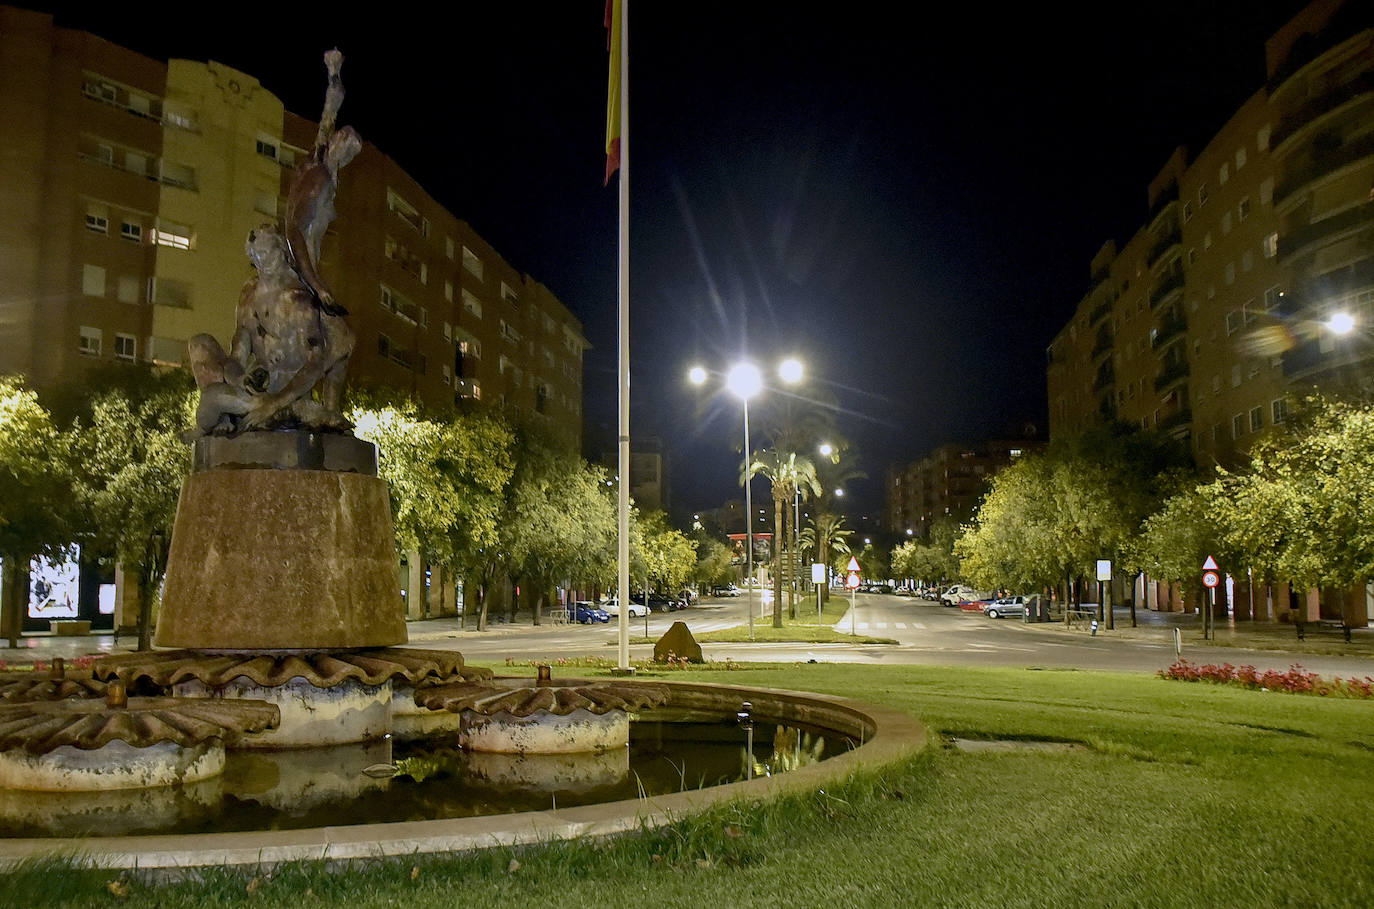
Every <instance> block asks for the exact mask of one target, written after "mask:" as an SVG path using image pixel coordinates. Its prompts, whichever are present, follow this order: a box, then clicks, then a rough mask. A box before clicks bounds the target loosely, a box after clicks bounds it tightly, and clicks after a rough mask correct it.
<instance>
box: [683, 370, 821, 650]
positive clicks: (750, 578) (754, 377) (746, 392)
mask: <svg viewBox="0 0 1374 909" xmlns="http://www.w3.org/2000/svg"><path fill="white" fill-rule="evenodd" d="M804 372H805V369H804V368H803V367H802V363H801V361H800V360H798V359H797V358H796V357H788V358H787V359H786V360H783V361H782V362H781V363H779V364H778V378H779V379H781V380H782V381H783V382H785V383H787V384H788V385H795V384H796V383H797V382H800V381H801V380H802V374H803V373H804ZM687 378H688V379H689V380H690V381H691V383H692V384H693V385H704V384H705V383H706V380H707V378H709V373H707V371H706V368H705V367H703V366H693V367H692V368H691V369H690V370H689V371H688V373H687ZM725 387H726V388H727V389H729V390H730V393H731V394H733V395H734V396H735V397H737V398H739V399H740V401H742V402H743V403H744V558H745V565H746V566H747V567H746V571H747V574H746V575H745V585H744V586H745V592H746V593H745V595H746V608H747V609H748V611H749V640H750V641H753V640H754V499H753V496H752V495H751V491H750V488H749V485H750V484H749V480H750V477H749V459H750V456H751V454H752V452H751V451H750V448H749V399H750V398H752V397H753V396H754V395H756V394H758V393H759V392H760V391H761V390H762V389H763V373H762V372H760V371H759V368H758V367H757V366H755V365H754V364H753V363H750V362H749V361H747V360H746V361H744V362H741V363H736V364H735V365H734V366H732V367H730V371H729V372H728V373H726V374H725ZM775 529H776V528H775ZM776 543H777V541H776V540H774V544H775V545H776ZM773 608H774V609H777V608H778V604H777V603H774V604H773Z"/></svg>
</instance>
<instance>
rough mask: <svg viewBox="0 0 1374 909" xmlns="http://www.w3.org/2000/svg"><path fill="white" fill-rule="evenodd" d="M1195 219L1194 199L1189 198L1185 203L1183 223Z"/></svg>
mask: <svg viewBox="0 0 1374 909" xmlns="http://www.w3.org/2000/svg"><path fill="white" fill-rule="evenodd" d="M1191 220H1193V200H1192V199H1189V200H1188V201H1187V202H1184V203H1183V223H1184V224H1187V223H1188V222H1189V221H1191Z"/></svg>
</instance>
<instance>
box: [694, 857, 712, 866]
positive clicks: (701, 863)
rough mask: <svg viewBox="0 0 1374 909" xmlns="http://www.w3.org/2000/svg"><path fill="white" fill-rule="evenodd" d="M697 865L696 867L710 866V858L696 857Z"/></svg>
mask: <svg viewBox="0 0 1374 909" xmlns="http://www.w3.org/2000/svg"><path fill="white" fill-rule="evenodd" d="M697 867H698V868H710V867H711V860H710V859H697Z"/></svg>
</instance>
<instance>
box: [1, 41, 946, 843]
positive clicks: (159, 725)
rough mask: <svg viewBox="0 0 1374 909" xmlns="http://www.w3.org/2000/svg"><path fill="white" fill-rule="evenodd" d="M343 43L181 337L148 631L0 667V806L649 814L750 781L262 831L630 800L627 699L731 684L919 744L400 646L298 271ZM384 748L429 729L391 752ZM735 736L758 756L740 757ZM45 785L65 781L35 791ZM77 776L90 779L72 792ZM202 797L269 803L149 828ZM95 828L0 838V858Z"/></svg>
mask: <svg viewBox="0 0 1374 909" xmlns="http://www.w3.org/2000/svg"><path fill="white" fill-rule="evenodd" d="M342 63H343V58H342V55H340V54H339V52H338V51H330V52H329V53H328V54H326V55H325V66H326V69H327V71H328V75H329V87H328V90H327V93H326V101H325V108H324V114H323V116H322V117H321V122H320V129H319V133H318V135H317V138H316V144H315V148H314V150H313V152H312V154H311V155H310V156H309V157H308V158H307V159H306V160H305V161H304V162H303V163H302V164H301V165H300V166H299V167H298V169H297V172H296V174H295V177H294V179H293V181H292V184H291V189H290V193H289V196H288V203H287V206H286V214H285V218H284V221H283V223H282V224H281V225H276V224H264V225H262V226H261V227H259V228H257V229H255V230H254V231H252V232H251V233H250V235H249V237H248V242H247V247H246V251H247V254H248V257H249V259H250V261H251V263H252V265H253V268H254V271H255V275H254V277H253V278H252V279H250V280H249V281H248V282H247V283H246V284H245V286H244V288H243V291H242V293H241V295H240V300H239V305H238V309H237V317H236V329H235V334H234V338H233V339H232V342H231V344H230V348H229V351H228V352H227V353H226V352H225V350H224V348H223V347H222V346H221V345H220V343H219V342H218V341H217V340H216V339H215V338H213V337H212V336H210V335H204V334H202V335H197V336H195V337H194V338H192V339H191V341H190V345H189V346H190V363H191V368H192V372H193V373H194V375H195V378H196V383H197V386H198V388H199V389H200V401H199V405H198V408H197V413H196V428H195V429H194V430H192V431H191V432H190V433H189V434H188V435H189V438H188V441H189V442H191V443H192V444H193V446H194V453H193V468H192V473H191V474H190V476H188V477H187V479H186V480H185V482H184V484H183V486H182V490H181V497H180V501H179V504H178V508H177V514H176V520H175V524H174V528H173V532H172V540H171V548H170V554H169V558H168V563H167V571H166V581H165V587H164V591H163V595H162V607H161V613H160V616H159V621H158V625H157V636H156V639H155V644H156V645H157V646H158V647H159V648H162V649H160V650H158V651H155V652H151V653H132V654H121V655H118V656H106V657H103V658H100V659H98V660H96V661H95V663H94V667H93V670H92V673H91V675H90V676H89V677H72V678H66V677H65V675H64V674H62V673H60V672H59V673H58V674H57V675H56V676H55V677H53V678H49V679H37V678H35V677H34V676H33V675H32V674H29V676H28V678H26V679H13V680H11V679H6V678H0V788H3V789H7V790H10V791H8V792H6V793H5V794H4V798H0V806H3V807H0V822H8V823H11V824H16V825H18V826H19V827H21V828H22V829H23V830H25V831H27V832H43V833H46V834H48V835H51V836H56V837H64V836H81V835H84V834H90V833H93V832H96V828H97V827H98V823H97V822H96V821H94V820H93V819H94V818H98V817H102V816H103V817H106V818H108V817H110V816H111V815H112V814H113V815H117V816H121V817H125V816H127V817H128V818H129V823H128V825H127V828H126V829H127V830H128V832H130V833H137V834H139V835H137V836H126V837H114V838H112V839H114V840H115V841H114V842H101V843H100V845H98V846H95V847H94V848H95V849H96V851H97V853H98V854H97V855H95V856H93V857H92V859H91V861H94V862H99V863H101V864H105V865H111V866H139V867H156V866H158V865H180V866H185V865H193V864H209V863H218V864H234V863H239V862H259V863H260V862H268V863H270V862H275V861H282V860H289V859H298V858H316V859H318V858H322V857H336V858H348V857H357V856H371V855H381V854H406V853H412V852H417V851H437V850H448V849H461V848H476V847H485V846H490V845H493V844H496V843H503V842H534V841H538V840H540V839H546V838H548V837H550V836H558V835H586V834H597V833H614V832H620V831H625V830H631V829H636V828H638V827H640V826H642V825H643V824H645V823H664V822H667V821H668V820H669V819H671V818H672V817H673V816H674V814H677V813H680V812H681V811H682V810H694V809H697V808H700V807H701V806H702V805H705V804H708V803H709V802H710V801H712V800H713V799H719V798H723V797H729V796H730V795H732V794H734V793H736V792H738V791H739V790H738V788H737V787H739V786H745V785H748V786H756V785H758V784H757V783H732V784H730V785H727V786H722V787H717V788H718V790H719V791H717V792H714V793H710V794H707V795H705V796H698V795H696V794H693V793H689V792H677V793H674V792H672V790H667V791H666V792H665V793H664V794H663V795H662V796H661V797H655V801H654V803H653V804H648V805H646V804H645V803H644V802H643V801H631V802H629V803H625V802H612V803H610V804H609V805H607V806H604V807H603V806H601V805H585V806H582V807H574V808H571V809H566V810H563V809H556V808H555V810H553V811H542V812H538V813H536V814H533V815H518V816H515V815H512V816H506V817H491V816H485V817H439V818H436V819H430V818H434V815H433V814H430V813H428V812H431V811H434V810H435V809H434V807H433V805H432V804H431V803H430V802H428V801H426V799H425V798H424V797H416V804H415V806H414V808H413V809H407V810H411V811H412V813H411V814H410V815H407V816H401V817H397V818H396V819H397V820H406V821H408V823H405V824H396V825H389V824H362V825H357V826H324V827H320V828H318V829H314V830H310V829H306V830H284V829H271V830H267V829H264V828H265V827H268V826H270V827H272V828H276V827H277V826H278V824H279V822H280V819H281V816H282V814H283V813H285V814H294V815H297V816H300V817H304V818H306V820H307V821H308V820H309V818H311V817H313V815H312V812H314V811H315V810H316V809H317V808H319V807H320V806H326V805H337V804H339V803H341V802H349V800H366V799H368V798H370V797H373V796H380V797H381V798H384V799H390V797H391V795H392V794H393V793H392V792H391V791H390V790H388V786H389V785H390V784H391V782H392V781H393V779H400V777H402V776H410V777H411V778H413V779H417V780H418V779H422V778H423V777H425V776H426V775H427V774H430V773H437V774H439V775H443V774H449V775H450V776H454V777H456V778H457V779H459V781H460V782H461V784H462V785H464V786H466V787H468V788H469V789H471V790H472V791H474V792H478V793H489V794H490V793H494V794H495V795H492V796H490V797H489V796H488V795H482V796H481V798H482V799H485V800H487V801H490V800H492V799H493V798H494V799H496V800H500V799H501V798H503V797H504V799H505V800H507V801H509V799H510V798H511V796H512V795H513V794H520V795H521V796H522V797H524V798H526V799H528V798H531V797H532V798H534V799H535V801H534V802H533V803H530V805H529V806H527V807H534V808H535V810H536V811H537V806H539V805H542V803H543V802H542V800H543V798H544V797H545V794H547V795H548V797H549V798H550V799H552V800H553V801H554V803H555V806H556V804H557V801H558V798H559V797H560V796H562V797H566V795H567V794H568V793H574V792H579V791H581V792H592V793H595V792H605V793H619V794H615V795H612V796H611V797H613V798H617V799H626V798H629V797H630V793H627V792H624V791H623V787H624V786H626V785H628V781H629V780H630V756H629V745H630V742H631V719H632V717H634V716H636V715H637V714H638V713H639V712H640V711H643V710H645V709H647V708H651V707H662V706H663V705H665V704H666V705H670V706H671V707H672V708H673V709H674V710H679V711H681V710H686V711H706V712H707V713H709V714H711V715H719V716H724V717H729V716H731V715H733V713H734V710H735V709H736V707H738V705H739V704H740V703H741V702H742V701H744V700H750V701H752V702H753V703H754V705H755V709H756V715H757V716H758V717H759V718H763V717H773V718H774V719H775V721H776V722H778V723H780V724H781V723H793V724H799V725H805V726H807V727H808V728H818V729H828V730H832V731H833V732H834V734H835V735H837V736H838V740H839V741H841V742H843V741H847V740H853V741H855V742H856V743H859V742H863V741H867V740H869V739H872V738H873V736H874V735H875V733H877V731H878V730H879V728H880V723H881V724H882V725H881V728H883V729H885V730H892V729H896V730H898V731H899V732H902V735H898V736H896V737H895V738H893V739H892V741H891V742H888V743H887V747H886V748H878V749H876V755H875V748H874V746H872V745H869V746H866V753H867V754H869V755H875V756H876V757H878V759H883V758H885V757H888V756H890V755H892V754H894V753H897V752H896V751H894V750H893V749H894V748H895V749H898V750H900V749H902V748H907V747H910V745H911V741H913V740H914V741H917V742H918V743H919V742H920V741H923V734H922V733H920V731H919V727H917V726H915V725H914V723H912V721H910V719H909V718H905V717H902V716H901V715H896V714H893V713H892V712H890V711H886V712H885V711H881V710H876V709H874V708H860V707H858V706H855V705H851V704H848V703H847V702H844V701H842V700H839V699H833V698H821V697H819V696H807V695H801V694H797V693H787V692H764V691H759V690H746V689H740V688H732V687H727V686H712V685H706V684H684V683H661V684H648V683H643V682H634V681H626V680H622V679H617V680H614V681H589V680H560V683H559V684H554V683H553V681H552V679H551V678H550V677H549V676H548V674H547V672H541V675H540V678H539V679H537V680H534V681H529V680H516V679H494V678H492V675H491V673H490V672H489V671H487V670H482V669H474V668H472V667H467V666H466V665H465V664H464V662H463V658H462V656H461V655H460V654H458V653H455V652H449V651H428V650H419V649H412V648H409V647H403V646H401V645H404V644H405V643H406V642H407V633H406V626H405V618H404V606H403V603H402V601H401V597H400V593H399V590H398V589H397V586H396V583H395V574H396V567H395V560H396V557H395V551H394V538H393V531H392V522H391V510H390V502H389V495H388V490H387V486H386V483H385V481H384V480H382V479H381V478H380V477H379V476H378V474H377V451H376V448H375V446H373V445H372V444H370V443H368V442H365V441H362V440H359V439H357V438H355V437H354V436H353V435H352V434H351V431H350V430H351V426H350V424H349V423H348V421H347V420H346V419H345V417H344V416H343V414H342V412H341V409H340V408H341V403H342V395H343V391H344V385H345V380H346V373H347V364H348V358H349V355H350V353H351V352H352V349H353V334H352V332H351V330H350V329H349V326H348V324H347V322H346V320H345V316H346V315H347V312H346V310H345V309H344V308H343V307H342V306H340V305H339V304H338V303H337V302H336V300H335V298H334V295H333V293H332V291H331V290H330V288H329V287H328V285H327V284H326V283H325V282H324V280H323V278H322V277H321V275H320V273H319V268H318V263H319V256H320V240H321V238H322V236H323V235H324V233H325V230H326V229H327V228H328V226H329V224H330V222H331V221H333V219H334V217H335V211H334V204H333V202H334V196H335V192H336V191H337V186H338V173H339V170H340V169H341V168H343V167H344V166H346V165H347V164H348V163H349V162H350V161H351V160H352V158H353V157H354V156H355V155H356V154H357V152H358V150H359V148H360V147H361V140H360V139H359V138H358V136H357V134H356V133H355V132H354V131H353V130H352V129H351V128H349V127H343V128H341V129H336V127H335V119H336V115H337V113H338V110H339V106H340V104H341V103H342V101H343V84H342V80H341V78H340V71H341V68H342ZM126 692H137V693H138V694H137V695H136V696H133V697H129V696H128V695H127V694H126ZM913 728H914V729H915V732H912V729H913ZM903 735H905V736H906V738H903ZM444 736H449V737H451V738H450V739H449V740H448V741H446V742H441V741H440V739H441V738H442V737H444ZM729 736H737V731H734V732H730V733H728V735H727V738H726V740H725V741H726V744H725V747H726V748H727V749H728V753H729V754H730V755H734V754H736V752H737V751H738V745H737V744H735V739H734V738H730V737H729ZM786 738H787V736H785V735H780V736H779V740H780V741H781V740H785V739H786ZM402 742H421V743H429V742H433V744H434V746H435V747H434V748H433V749H432V750H431V752H430V753H429V754H428V756H425V755H422V756H420V757H414V756H408V757H401V758H400V759H399V760H398V759H397V755H396V753H395V752H394V751H393V748H394V747H408V746H403V745H399V744H398V743H402ZM860 752H865V749H859V750H858V751H854V752H851V753H850V754H846V755H842V756H840V757H837V758H832V759H831V763H833V764H834V767H833V769H831V770H827V771H826V773H833V774H838V773H844V772H849V771H850V770H852V767H853V766H854V764H855V759H854V758H853V755H855V754H859V753H860ZM739 753H740V754H741V755H743V756H744V758H745V760H746V762H747V765H748V773H749V774H750V775H752V774H753V768H754V765H755V761H754V756H753V754H752V751H749V752H747V753H746V752H739ZM816 753H817V754H819V750H817V752H816ZM735 763H736V764H738V763H740V761H735ZM815 769H816V768H815V767H803V768H801V769H799V770H796V771H793V772H791V773H789V774H788V776H790V777H794V778H795V782H794V783H792V782H789V783H782V784H779V783H778V782H777V780H779V779H780V778H778V777H773V778H771V779H769V780H761V781H758V782H759V783H762V784H763V785H764V786H765V788H766V789H767V791H777V790H778V789H779V788H780V787H785V786H788V785H810V784H811V783H812V781H813V780H814V779H815V778H816V777H815V774H814V773H813V772H812V771H814V770H815ZM636 778H637V777H636ZM617 787H621V788H619V789H617ZM52 789H62V790H66V791H65V792H63V793H62V794H60V795H59V794H56V793H53V792H49V791H43V790H52ZM76 789H90V790H97V791H96V792H94V793H93V794H92V795H91V796H90V797H89V798H87V799H85V800H84V801H74V800H73V799H76V798H78V796H75V795H74V794H73V793H72V792H71V790H76ZM21 791H24V792H23V797H19V795H20V794H21ZM127 792H134V793H136V796H135V797H133V798H129V797H127V796H126V795H124V793H127ZM12 796H14V797H13V798H12ZM221 797H229V798H231V799H232V800H233V801H235V802H236V803H237V804H240V805H244V806H249V808H250V813H251V811H273V812H277V813H278V814H276V815H272V818H274V819H271V820H266V821H263V822H261V824H260V825H259V826H257V827H256V828H251V827H250V828H247V830H246V832H229V833H205V834H201V835H198V836H191V837H187V836H185V835H183V834H180V833H178V834H167V833H158V832H157V831H163V830H167V829H169V827H168V822H167V821H166V818H167V817H168V816H171V815H174V814H176V815H180V816H181V817H183V818H184V817H186V816H188V815H189V816H191V817H193V818H195V817H205V818H207V820H206V821H205V823H207V824H209V825H211V829H219V823H218V819H217V818H216V817H215V815H214V812H213V810H211V809H210V807H209V806H211V805H213V804H214V803H216V802H217V801H218V800H219V799H220V798H221ZM369 804H370V805H372V804H376V803H369ZM565 804H566V802H565ZM464 810H466V809H464ZM101 812H105V814H103V815H102V814H101ZM416 812H418V813H419V814H418V816H419V818H421V819H416ZM479 813H480V812H479ZM543 815H548V817H543ZM362 816H371V815H370V814H367V813H366V812H363V813H362ZM349 817H350V820H349V821H347V822H346V823H352V817H354V815H352V814H350V815H349ZM514 817H518V818H520V819H519V820H510V819H508V818H514ZM54 818H62V819H65V820H62V821H60V822H54ZM325 823H326V824H329V823H331V822H328V821H326V822H325ZM333 823H337V822H333ZM178 829H183V828H178ZM96 842H97V841H96V840H89V839H87V840H79V841H76V840H43V839H27V838H13V839H0V860H3V859H10V860H12V859H14V858H17V857H20V856H25V855H36V854H45V853H47V852H49V851H51V850H52V849H54V848H55V847H63V846H64V845H65V848H75V847H79V848H82V849H91V848H92V846H93V844H94V843H96Z"/></svg>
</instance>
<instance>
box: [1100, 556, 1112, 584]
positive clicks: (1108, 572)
mask: <svg viewBox="0 0 1374 909" xmlns="http://www.w3.org/2000/svg"><path fill="white" fill-rule="evenodd" d="M1097 579H1098V580H1099V581H1110V580H1111V579H1112V560H1111V559H1098V560H1097Z"/></svg>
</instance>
